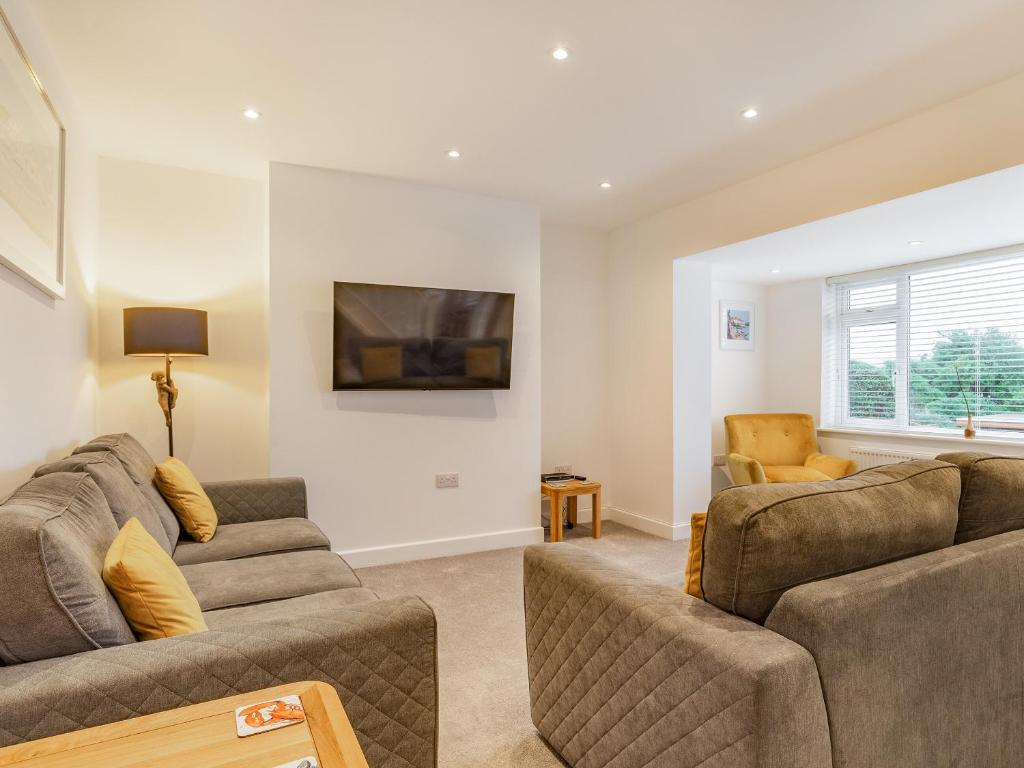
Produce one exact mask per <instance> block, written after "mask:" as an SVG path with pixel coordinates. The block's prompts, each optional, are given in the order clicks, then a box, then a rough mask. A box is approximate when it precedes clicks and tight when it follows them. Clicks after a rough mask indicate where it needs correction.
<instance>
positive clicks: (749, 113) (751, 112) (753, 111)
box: [740, 107, 759, 120]
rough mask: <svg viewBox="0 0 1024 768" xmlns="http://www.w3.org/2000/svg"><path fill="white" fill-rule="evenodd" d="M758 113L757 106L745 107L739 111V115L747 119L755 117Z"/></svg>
mask: <svg viewBox="0 0 1024 768" xmlns="http://www.w3.org/2000/svg"><path fill="white" fill-rule="evenodd" d="M758 114H759V113H758V111H757V107H747V108H746V109H744V110H743V111H742V112H740V115H741V116H743V117H745V118H746V119H747V120H753V119H754V118H755V117H757V116H758Z"/></svg>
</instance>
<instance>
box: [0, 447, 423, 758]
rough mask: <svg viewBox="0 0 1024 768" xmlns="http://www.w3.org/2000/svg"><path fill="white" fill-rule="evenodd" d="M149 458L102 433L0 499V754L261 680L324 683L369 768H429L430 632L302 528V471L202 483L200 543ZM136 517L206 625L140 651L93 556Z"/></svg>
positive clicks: (316, 532) (412, 608)
mask: <svg viewBox="0 0 1024 768" xmlns="http://www.w3.org/2000/svg"><path fill="white" fill-rule="evenodd" d="M153 467H154V463H153V459H152V458H151V457H150V456H149V455H148V454H147V453H146V451H145V450H144V449H143V448H142V446H141V445H140V444H139V443H138V442H137V441H135V440H134V439H133V438H131V436H129V435H126V434H121V435H106V436H103V437H99V438H97V439H95V440H93V441H92V442H90V443H88V444H86V445H84V446H81V447H80V448H78V449H76V451H75V452H74V453H73V454H72V455H71V456H69V457H67V458H65V459H62V460H60V461H57V462H54V463H51V464H47V465H44V466H42V467H39V469H38V470H37V471H36V473H35V475H36V476H35V477H34V478H33V479H32V480H30V481H29V482H28V483H26V484H25V485H23V486H22V487H21V488H19V489H17V490H16V491H15V492H14V493H13V494H12V495H11V496H10V497H9V498H7V499H6V500H5V501H3V502H2V503H0V582H2V583H3V584H4V585H5V586H4V589H3V590H0V660H2V663H3V666H0V746H5V745H9V744H14V743H17V742H22V741H28V740H32V739H37V738H42V737H45V736H51V735H54V734H58V733H63V732H66V731H71V730H76V729H79V728H86V727H89V726H94V725H101V724H104V723H109V722H113V721H117V720H123V719H125V718H130V717H135V716H138V715H144V714H150V713H153V712H159V711H162V710H166V709H171V708H175V707H180V706H186V705H189V704H196V703H200V702H204V701H209V700H211V699H216V698H221V697H224V696H229V695H233V694H237V693H244V692H247V691H254V690H258V689H261V688H266V687H269V686H273V685H279V684H282V683H288V682H299V681H304V680H321V681H324V682H327V683H329V684H331V685H333V686H334V687H335V688H336V689H337V690H338V693H339V695H340V697H341V699H342V702H343V703H344V706H345V709H346V711H347V713H348V716H349V719H350V720H351V721H352V725H353V727H354V729H355V731H356V734H357V736H358V738H359V741H360V743H361V745H362V747H363V750H364V752H365V754H366V758H367V761H368V762H369V764H370V766H371V767H372V768H383V767H387V768H413V767H414V768H433V766H436V764H437V671H436V667H437V629H436V623H435V619H434V614H433V611H432V610H431V609H430V607H429V606H428V605H426V604H425V603H424V602H423V601H422V600H420V599H419V598H417V597H402V598H397V599H391V600H382V599H380V598H378V596H377V595H376V594H374V593H373V592H372V591H370V590H368V589H365V588H363V587H362V586H361V584H360V581H359V578H358V576H356V574H355V573H354V572H353V571H352V569H351V568H350V567H349V566H348V564H347V563H346V562H345V561H344V560H343V559H342V558H341V557H340V556H338V555H337V554H335V553H333V552H332V551H331V548H330V542H329V541H328V540H327V538H326V537H325V536H324V535H323V533H322V532H321V531H320V529H319V528H318V527H317V526H316V525H315V524H314V523H312V522H311V521H310V520H309V519H308V518H307V510H306V493H305V484H304V483H303V482H302V480H300V479H297V478H282V479H271V480H254V481H231V482H218V483H208V484H205V488H206V490H207V493H208V494H209V496H210V498H211V500H212V501H213V504H214V507H215V508H216V510H217V515H218V528H217V532H216V534H215V535H214V537H213V539H211V540H210V541H209V542H207V543H202V544H200V543H197V542H194V541H191V540H189V539H184V538H182V535H181V531H180V528H179V527H178V522H177V518H176V517H175V515H174V513H173V511H172V510H171V509H170V508H169V507H168V506H167V504H166V503H165V502H164V500H163V497H161V496H160V494H159V492H157V490H156V488H155V486H154V485H153ZM131 517H137V518H138V519H139V521H140V522H141V523H142V524H143V526H145V527H146V529H147V531H148V532H149V533H150V534H152V535H153V536H154V538H156V539H157V541H158V542H159V543H160V544H161V546H163V547H164V548H165V549H166V550H167V551H168V553H169V554H171V556H172V557H173V558H174V560H175V561H176V562H177V563H178V564H179V565H180V566H181V570H182V573H183V574H184V575H185V577H186V579H187V580H188V582H189V585H190V586H191V588H192V590H193V592H194V593H195V595H196V598H197V600H198V601H199V604H200V606H201V608H202V609H203V612H204V616H205V618H206V622H207V625H208V626H209V631H208V632H203V633H199V634H194V635H187V636H183V637H176V638H168V639H163V640H152V641H146V642H136V640H135V638H134V636H133V635H132V633H131V630H130V628H128V626H127V623H126V622H125V620H124V617H123V616H122V615H121V614H120V610H119V609H118V607H117V604H116V602H115V601H114V600H113V598H112V597H111V595H110V594H109V592H107V590H106V588H105V586H104V585H103V582H102V578H101V576H100V571H101V568H102V562H103V557H104V555H105V554H106V550H107V548H108V547H109V546H110V542H111V541H112V540H113V538H114V536H116V534H117V530H118V528H119V526H120V525H123V524H124V523H125V522H126V521H127V520H128V519H130V518H131Z"/></svg>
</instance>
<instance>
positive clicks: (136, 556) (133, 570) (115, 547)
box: [103, 518, 206, 640]
mask: <svg viewBox="0 0 1024 768" xmlns="http://www.w3.org/2000/svg"><path fill="white" fill-rule="evenodd" d="M103 582H104V583H105V584H106V585H107V587H109V589H110V591H111V592H112V593H113V595H114V598H115V599H116V600H117V604H118V605H119V606H121V612H122V613H123V614H124V617H125V618H126V619H127V620H128V623H129V624H130V625H131V627H132V629H133V630H134V632H135V634H136V636H137V637H138V638H139V639H140V640H159V639H160V638H164V637H177V636H178V635H192V634H195V633H196V632H205V631H206V621H204V620H203V614H202V610H201V609H200V608H199V603H198V601H197V600H196V597H195V595H193V594H192V590H191V589H189V586H188V582H186V581H185V577H184V576H183V575H182V574H181V569H180V568H178V566H177V565H176V564H175V562H174V561H173V560H171V556H170V555H168V554H167V553H166V552H164V551H163V549H161V548H160V545H159V544H157V543H156V541H155V540H154V539H153V537H152V536H150V535H149V533H147V532H146V529H145V528H143V527H142V524H141V523H140V522H139V521H138V520H137V519H135V518H132V519H131V520H129V521H128V522H127V523H125V524H124V527H123V528H122V529H121V532H120V533H118V534H117V537H116V538H115V539H114V543H113V544H111V545H110V549H109V550H108V551H107V556H106V558H105V559H104V560H103Z"/></svg>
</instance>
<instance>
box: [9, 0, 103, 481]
mask: <svg viewBox="0 0 1024 768" xmlns="http://www.w3.org/2000/svg"><path fill="white" fill-rule="evenodd" d="M2 7H3V10H4V12H5V13H6V14H7V15H8V17H9V19H10V21H11V25H12V26H13V27H14V29H15V31H16V33H17V35H18V37H19V39H20V40H21V43H22V45H23V46H24V47H25V50H26V51H27V53H28V55H29V58H30V59H31V60H32V63H33V66H34V67H35V70H36V73H37V74H38V75H39V78H40V80H41V81H42V83H43V85H44V86H45V88H46V89H47V92H48V94H49V95H50V98H51V100H52V101H53V103H54V106H55V107H56V110H57V113H58V114H59V115H60V117H61V120H62V121H63V123H64V127H65V129H66V130H67V142H68V145H67V179H66V184H67V189H66V196H65V251H64V253H65V259H66V264H67V273H66V286H67V295H66V298H65V299H63V300H55V299H52V298H50V297H48V296H47V295H46V294H44V293H43V292H42V291H40V290H39V289H38V288H36V287H35V286H34V285H33V284H31V283H29V282H28V281H26V280H24V279H23V278H21V277H19V276H18V275H15V274H14V273H13V272H11V271H9V270H8V269H6V268H4V267H0V360H2V361H3V364H2V370H0V430H2V432H3V439H2V440H0V498H3V497H4V496H6V495H7V493H9V492H10V491H12V490H14V488H16V487H17V486H18V485H20V484H21V483H22V482H24V481H25V480H26V479H28V478H29V477H30V476H31V474H32V470H33V469H34V468H35V467H36V466H37V465H38V464H41V463H43V462H44V461H47V460H52V459H56V458H60V457H61V456H63V455H65V454H67V453H68V452H69V451H70V450H71V449H72V448H74V447H75V445H77V444H78V443H81V442H85V441H86V440H89V439H90V438H91V437H93V435H94V432H95V429H96V364H95V355H94V347H95V341H94V338H93V334H92V330H91V327H92V323H93V319H94V315H95V297H94V291H95V286H96V263H95V262H96V154H95V151H94V150H93V145H92V141H91V138H90V137H89V135H88V130H87V126H86V125H85V124H84V122H83V121H82V120H81V119H80V117H79V114H78V112H77V110H76V107H75V104H74V101H73V99H72V97H71V94H70V93H69V92H68V90H67V88H66V86H65V83H64V80H63V78H62V76H61V72H60V70H59V68H58V66H57V64H56V62H55V60H54V57H53V55H52V53H51V52H50V50H49V49H48V47H47V45H46V42H45V39H44V36H43V35H42V33H41V31H40V28H39V26H38V24H37V23H36V20H35V18H34V16H33V13H32V9H31V3H29V2H27V1H26V0H17V1H15V0H6V1H5V2H3V3H2Z"/></svg>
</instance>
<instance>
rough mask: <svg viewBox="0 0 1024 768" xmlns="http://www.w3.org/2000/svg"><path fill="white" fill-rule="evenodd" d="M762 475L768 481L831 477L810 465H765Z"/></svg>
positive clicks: (808, 480)
mask: <svg viewBox="0 0 1024 768" xmlns="http://www.w3.org/2000/svg"><path fill="white" fill-rule="evenodd" d="M764 475H765V477H767V478H768V482H769V483H812V482H817V481H820V480H831V479H832V478H831V477H829V476H828V475H826V474H825V473H824V472H819V471H818V470H816V469H811V468H810V467H786V466H783V467H768V466H766V467H765V468H764Z"/></svg>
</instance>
